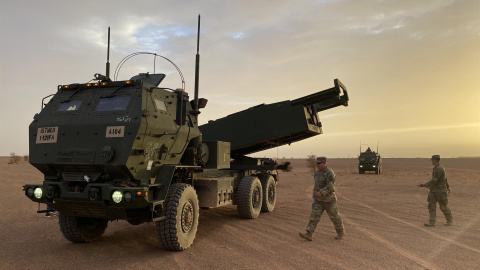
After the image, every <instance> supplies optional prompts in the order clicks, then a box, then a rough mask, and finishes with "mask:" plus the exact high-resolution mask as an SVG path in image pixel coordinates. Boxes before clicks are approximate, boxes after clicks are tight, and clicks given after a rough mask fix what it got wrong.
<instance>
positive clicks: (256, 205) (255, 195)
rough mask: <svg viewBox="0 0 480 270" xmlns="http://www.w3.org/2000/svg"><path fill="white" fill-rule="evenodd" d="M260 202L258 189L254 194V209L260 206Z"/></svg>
mask: <svg viewBox="0 0 480 270" xmlns="http://www.w3.org/2000/svg"><path fill="white" fill-rule="evenodd" d="M260 201H261V198H260V190H259V189H258V188H255V189H254V190H253V192H252V206H253V208H254V209H256V208H258V207H259V206H260Z"/></svg>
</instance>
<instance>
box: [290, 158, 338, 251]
mask: <svg viewBox="0 0 480 270" xmlns="http://www.w3.org/2000/svg"><path fill="white" fill-rule="evenodd" d="M317 168H318V171H317V172H316V173H315V176H314V178H315V183H314V188H313V204H312V213H311V214H310V221H309V222H308V225H307V232H306V233H299V234H300V236H301V237H303V238H305V239H307V240H309V241H312V234H313V232H314V231H315V228H316V227H317V224H318V222H319V221H320V218H321V217H322V214H323V212H324V211H326V212H327V214H328V216H329V217H330V220H331V221H332V222H333V225H335V230H336V231H337V236H336V237H335V239H337V240H341V239H342V238H343V237H344V236H345V230H344V228H343V221H342V217H341V216H340V215H339V214H338V207H337V196H336V195H335V173H334V172H333V171H332V170H331V169H330V168H328V167H327V158H326V157H318V158H317Z"/></svg>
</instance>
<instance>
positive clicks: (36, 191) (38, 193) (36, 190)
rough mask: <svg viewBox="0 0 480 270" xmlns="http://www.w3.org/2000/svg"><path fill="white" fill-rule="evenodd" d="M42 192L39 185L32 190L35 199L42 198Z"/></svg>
mask: <svg viewBox="0 0 480 270" xmlns="http://www.w3.org/2000/svg"><path fill="white" fill-rule="evenodd" d="M42 193H43V191H42V189H41V188H39V187H37V188H36V189H35V191H33V194H34V195H35V198H37V199H40V198H42Z"/></svg>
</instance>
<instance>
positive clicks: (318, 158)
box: [317, 157, 327, 164]
mask: <svg viewBox="0 0 480 270" xmlns="http://www.w3.org/2000/svg"><path fill="white" fill-rule="evenodd" d="M325 162H327V158H326V157H317V164H320V163H325Z"/></svg>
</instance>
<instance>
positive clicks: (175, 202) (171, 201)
mask: <svg viewBox="0 0 480 270" xmlns="http://www.w3.org/2000/svg"><path fill="white" fill-rule="evenodd" d="M199 213H200V210H199V207H198V197H197V193H196V192H195V189H194V188H193V187H192V186H191V185H188V184H172V185H171V187H170V189H169V190H168V195H167V201H166V203H165V219H164V220H160V221H157V222H156V230H155V233H156V234H157V239H158V241H159V242H160V244H161V245H162V246H163V248H165V249H166V250H176V251H180V250H185V249H187V248H188V247H190V246H191V245H192V243H193V240H194V239H195V235H196V234H197V227H198V219H199Z"/></svg>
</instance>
